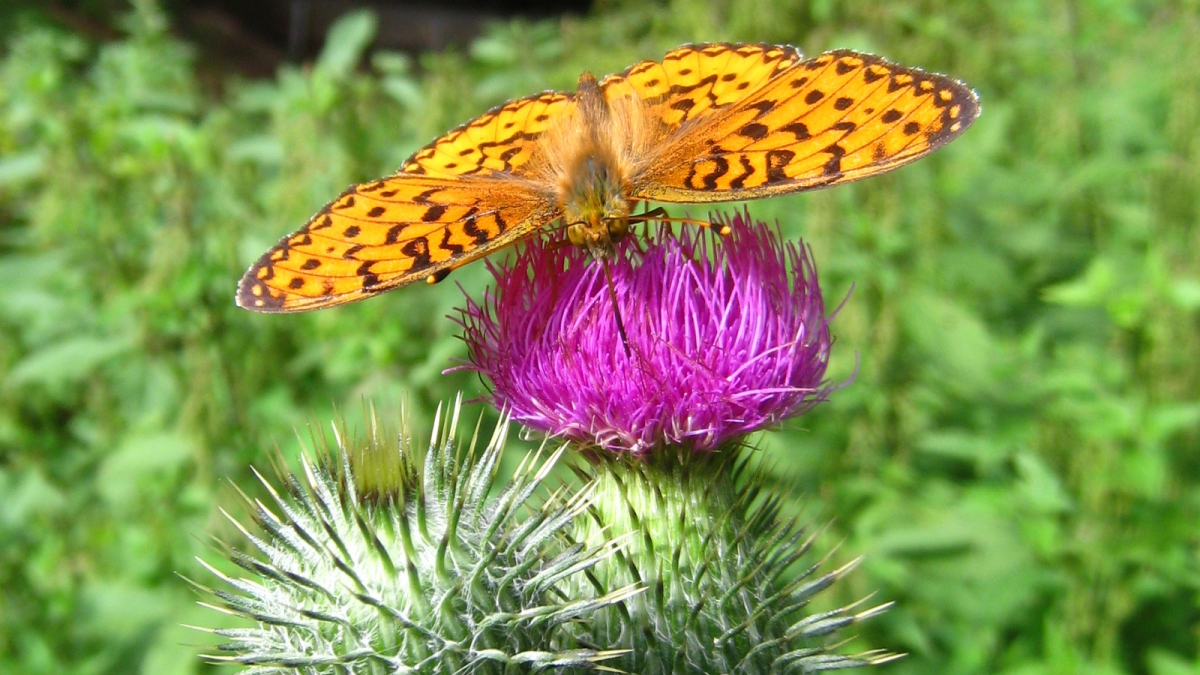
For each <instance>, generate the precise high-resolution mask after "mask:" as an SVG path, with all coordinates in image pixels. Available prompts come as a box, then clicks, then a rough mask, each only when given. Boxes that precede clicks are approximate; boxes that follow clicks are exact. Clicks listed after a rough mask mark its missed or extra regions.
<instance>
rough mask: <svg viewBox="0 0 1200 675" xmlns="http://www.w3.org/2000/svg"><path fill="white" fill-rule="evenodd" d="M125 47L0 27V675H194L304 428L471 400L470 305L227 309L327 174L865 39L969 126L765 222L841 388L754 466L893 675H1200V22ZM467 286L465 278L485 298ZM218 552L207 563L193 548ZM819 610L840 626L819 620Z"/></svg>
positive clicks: (951, 4) (966, 21)
mask: <svg viewBox="0 0 1200 675" xmlns="http://www.w3.org/2000/svg"><path fill="white" fill-rule="evenodd" d="M118 28H119V29H120V35H121V36H120V37H119V38H118V39H113V40H106V41H96V40H92V39H88V38H84V37H80V36H78V35H75V34H72V33H71V32H70V31H68V30H65V29H63V28H61V27H59V26H57V25H55V24H54V23H53V22H51V21H48V20H45V19H44V18H40V16H39V15H34V14H28V15H24V14H20V13H14V12H10V13H7V14H5V15H4V16H3V21H2V22H0V30H2V31H3V36H4V37H3V39H4V42H3V45H2V48H0V49H2V56H0V58H2V61H0V383H2V386H0V672H4V673H25V674H29V675H34V674H39V673H56V674H58V673H64V674H67V673H69V674H77V673H78V674H105V673H136V672H144V673H155V674H159V675H171V674H176V673H180V674H181V673H193V672H200V671H204V672H212V671H213V667H212V666H207V665H204V664H203V663H201V662H200V661H199V660H198V659H196V658H195V656H194V655H195V654H196V653H197V652H198V651H201V650H202V647H199V646H196V645H197V644H200V645H203V644H204V643H206V642H207V641H208V640H207V638H206V637H205V636H204V635H203V634H200V633H196V632H194V631H189V630H187V629H185V628H183V627H181V625H180V624H201V625H212V623H213V622H214V621H219V620H221V619H219V617H218V616H217V615H215V614H213V613H211V612H209V611H208V610H205V609H203V608H199V607H197V606H196V604H195V598H194V597H193V596H192V595H191V594H190V593H189V591H188V590H187V589H186V588H185V586H184V584H182V583H181V582H180V581H179V580H178V579H176V578H175V577H174V574H175V573H176V572H179V573H183V574H186V575H189V576H193V577H198V578H204V575H203V572H202V571H201V570H200V569H199V566H198V565H197V564H196V562H195V561H194V560H193V556H195V555H199V554H205V553H207V551H206V548H205V546H206V545H205V533H212V532H220V533H222V534H224V535H226V536H232V535H230V533H229V532H228V530H229V528H228V526H227V525H225V524H224V523H223V521H222V519H221V518H220V514H219V511H218V508H219V507H221V506H226V507H228V506H231V505H232V506H234V507H235V510H236V504H234V502H235V500H234V499H233V495H232V491H231V490H230V489H229V488H228V487H227V486H225V485H224V484H223V482H222V481H223V479H225V478H229V479H230V480H231V481H232V482H234V483H237V484H239V485H243V486H246V485H248V483H249V481H248V480H247V478H248V466H249V465H250V464H251V463H254V464H257V465H259V466H263V465H265V464H266V463H267V459H266V453H267V451H268V450H269V449H270V448H271V447H273V446H274V445H276V444H279V445H281V446H282V447H283V448H284V450H285V452H291V451H293V450H294V447H295V445H296V443H295V442H294V441H292V440H291V439H292V438H293V432H292V429H293V428H294V427H297V426H303V425H304V424H306V423H307V422H308V421H309V420H317V421H318V422H319V423H321V424H324V423H325V421H327V420H329V419H330V417H331V415H332V413H333V410H334V408H335V407H337V408H341V409H348V410H350V411H354V410H356V409H357V408H358V406H359V402H360V401H361V400H362V399H364V398H366V399H369V400H371V401H374V402H375V403H376V404H377V405H379V406H381V407H382V408H384V409H387V406H392V407H393V409H394V407H395V406H396V405H397V404H398V402H399V401H401V400H402V399H404V398H406V397H407V398H408V400H409V401H410V403H411V405H412V406H413V408H414V411H415V414H414V418H415V419H417V420H419V421H421V425H422V427H423V428H427V425H428V420H429V419H430V415H431V410H432V406H433V405H434V404H435V403H436V402H437V401H439V400H444V399H446V398H448V397H449V396H451V395H452V392H454V391H456V390H459V389H463V390H465V391H467V392H468V393H469V394H472V395H474V394H478V393H479V392H480V391H481V385H480V383H479V382H478V381H477V380H473V379H471V378H469V377H467V376H465V375H460V376H443V375H441V374H440V373H441V370H442V369H443V368H444V367H446V366H447V365H449V364H450V362H451V360H452V359H453V358H456V357H461V356H462V355H463V353H464V352H463V348H462V345H461V343H460V342H459V341H458V340H457V339H456V338H455V327H454V326H453V324H452V323H451V322H450V321H447V320H445V319H442V318H441V317H442V315H444V314H447V313H450V312H452V311H453V308H454V307H455V306H456V305H458V304H460V293H459V291H458V290H457V289H456V288H455V287H454V285H453V284H442V285H440V286H438V287H435V288H425V287H422V288H414V289H406V290H404V291H400V292H396V293H392V294H387V295H385V296H382V297H379V298H376V299H373V300H371V301H369V302H364V303H360V304H357V305H353V306H349V307H345V308H342V309H337V310H331V311H324V312H318V313H314V314H309V315H299V316H258V315H253V314H251V313H249V312H244V311H242V310H239V309H237V308H236V307H234V305H233V300H232V298H233V289H234V284H235V282H236V280H237V278H238V276H239V275H240V274H241V273H242V271H243V270H244V269H245V268H246V266H247V265H248V263H249V262H250V261H251V260H252V259H253V258H254V257H256V256H257V255H258V254H259V253H261V252H262V251H263V250H265V248H266V247H268V246H269V245H270V244H272V243H274V241H275V240H276V239H277V238H278V237H279V236H281V235H282V234H284V233H286V232H289V231H291V230H293V229H295V228H296V227H297V226H298V225H300V224H301V223H302V222H304V220H305V219H306V218H307V216H309V215H310V214H311V213H312V212H313V211H314V210H315V209H316V208H318V207H319V206H321V205H322V204H323V203H324V202H326V201H327V200H328V199H329V198H331V197H332V196H333V195H336V194H337V193H338V192H339V191H340V190H341V189H343V188H344V187H345V186H346V185H347V184H349V183H350V182H353V181H361V180H365V179H369V178H373V177H377V176H379V175H383V174H386V173H389V172H391V171H392V170H394V168H395V167H396V166H398V165H399V163H400V162H401V160H402V159H403V158H404V157H405V156H406V155H407V154H408V153H409V152H411V151H412V150H414V149H415V148H416V147H418V146H420V145H422V144H423V143H425V142H426V141H428V140H429V139H431V138H432V137H433V136H435V135H436V134H438V133H440V132H442V131H444V130H445V129H447V128H449V127H451V126H453V125H455V124H457V123H459V122H461V121H463V120H465V119H467V118H468V117H470V116H471V115H473V114H477V113H479V112H481V111H482V110H484V109H485V108H486V107H488V106H490V105H492V104H495V103H498V102H501V101H503V100H505V99H506V98H508V97H511V96H514V95H521V94H525V93H529V92H532V91H535V90H540V89H544V88H571V87H572V86H573V84H574V80H575V78H576V77H577V76H578V74H579V72H580V71H582V70H584V69H590V70H592V71H594V72H597V73H607V72H613V71H616V70H620V69H622V68H624V67H625V66H626V65H628V64H629V63H631V62H633V61H635V60H637V59H640V58H649V57H658V56H661V54H662V53H663V52H664V51H666V50H667V49H669V48H671V47H673V46H676V45H678V44H680V43H683V42H688V41H705V40H731V41H744V40H755V41H758V40H762V41H771V42H789V43H793V44H797V45H799V46H801V47H802V48H804V49H805V51H806V52H810V53H815V52H818V51H820V50H823V49H827V48H833V47H854V48H858V49H865V50H869V51H872V52H876V53H880V54H883V55H886V56H888V57H890V58H892V59H894V60H898V61H901V62H903V63H907V64H912V65H920V66H922V67H926V68H928V69H932V70H937V71H941V72H948V73H953V74H954V75H955V76H957V77H960V78H962V79H963V80H965V81H967V82H969V83H971V84H972V85H973V86H974V87H976V88H977V89H978V91H979V93H980V96H981V98H982V100H983V105H984V113H983V116H982V118H981V119H980V120H979V122H978V123H977V124H976V126H975V128H973V129H972V130H971V131H970V132H969V133H967V134H966V135H965V136H964V137H963V138H962V139H960V140H958V141H956V142H955V143H954V144H953V145H951V146H950V147H948V148H946V149H945V150H943V151H941V152H939V153H937V154H936V155H935V156H933V157H931V158H929V159H926V160H923V161H921V162H919V163H917V164H915V165H913V166H911V167H908V168H905V169H903V170H900V171H897V172H894V173H893V174H890V175H888V176H885V177H880V178H876V179H872V180H869V181H866V182H863V183H859V184H855V185H852V186H846V187H840V188H837V189H834V190H829V191H825V192H817V193H813V194H809V195H800V196H796V197H789V198H780V199H776V200H771V201H769V202H765V203H759V204H755V205H754V206H753V209H754V211H753V212H754V214H755V215H757V216H758V217H760V218H767V219H770V218H779V219H780V221H781V223H782V224H783V226H784V228H785V230H786V232H787V233H789V235H790V236H794V237H799V236H803V237H805V238H806V239H807V240H808V241H810V242H811V243H812V244H813V246H814V248H815V250H816V253H817V260H818V263H819V264H820V266H821V269H822V273H823V279H824V281H825V287H826V289H827V293H828V297H829V298H830V301H831V304H836V302H837V301H838V300H839V299H840V298H842V297H843V296H844V295H845V294H846V293H847V291H848V290H849V289H850V287H851V285H852V284H853V286H854V291H853V293H852V295H851V297H850V299H849V301H848V302H847V304H846V306H845V308H844V309H843V310H842V311H841V313H840V314H839V315H838V318H837V321H836V322H835V324H834V326H835V330H836V333H837V335H838V344H837V347H836V349H835V363H834V368H833V376H834V377H835V378H845V377H847V376H849V375H850V374H851V373H852V372H853V371H854V369H855V364H856V363H857V364H858V372H857V375H856V376H855V379H854V382H853V384H852V385H850V386H849V387H847V388H845V389H843V390H841V391H840V392H838V393H837V394H836V396H835V397H834V399H833V401H832V402H831V403H829V404H826V405H824V406H821V407H819V408H818V409H817V410H816V411H815V412H813V413H812V414H810V415H809V416H808V417H806V418H804V419H803V420H801V421H799V422H794V423H792V424H789V425H787V426H786V427H785V429H784V430H783V431H781V432H772V433H769V434H766V435H765V436H764V439H763V444H764V446H765V447H766V451H767V453H768V457H769V458H770V459H771V460H772V461H773V462H774V466H776V467H777V472H778V475H779V477H780V481H781V484H783V485H784V486H785V487H786V489H788V490H789V491H790V493H791V494H794V495H795V496H796V500H797V501H796V503H797V505H798V506H797V508H800V507H801V505H803V507H804V508H807V509H808V510H809V512H810V513H812V514H813V515H814V518H815V519H816V520H817V521H818V522H820V521H826V520H828V519H830V518H834V517H836V520H834V522H833V523H832V525H831V526H830V527H829V529H828V531H827V533H826V535H825V540H826V542H827V544H828V547H832V546H833V545H834V544H836V543H839V542H840V543H841V547H840V549H839V550H838V552H837V553H836V554H835V557H836V558H838V559H841V560H845V559H848V558H850V557H852V556H855V555H858V554H865V555H866V556H867V561H866V564H865V565H864V567H863V568H862V569H861V570H860V571H859V572H858V573H857V574H856V575H854V576H853V578H852V581H850V583H848V584H846V585H845V586H844V587H842V588H841V589H839V592H840V593H841V594H842V596H841V597H840V598H837V600H841V601H847V600H851V599H854V598H857V597H861V596H862V595H864V594H867V593H870V592H876V593H877V596H876V597H877V598H878V599H880V600H895V601H897V606H896V607H895V608H894V609H893V610H892V611H890V612H888V613H887V614H886V615H885V616H883V617H881V618H879V619H876V620H873V621H872V622H870V624H869V625H868V626H866V628H865V629H864V634H863V637H862V641H861V642H860V643H859V645H858V646H860V647H863V648H865V647H867V646H872V647H886V648H889V649H893V650H898V651H906V652H908V653H909V654H910V656H909V657H908V658H907V659H906V660H904V661H901V662H899V663H897V664H893V665H888V666H886V669H887V672H888V673H893V674H895V675H901V674H907V673H955V674H964V673H965V674H969V673H989V674H992V673H1010V674H1014V675H1016V674H1018V673H1019V674H1021V675H1026V674H1029V675H1033V674H1035V673H1084V672H1086V673H1129V674H1131V675H1142V674H1146V675H1183V674H1184V673H1193V674H1195V673H1200V661H1198V660H1197V659H1198V657H1200V634H1198V630H1200V603H1198V597H1197V594H1198V591H1200V551H1198V543H1200V521H1198V519H1197V516H1200V454H1198V453H1197V452H1196V449H1197V442H1198V441H1200V384H1198V383H1200V224H1198V219H1200V132H1198V129H1200V93H1198V92H1200V3H1198V2H1196V0H981V1H979V2H957V1H955V0H856V1H854V2H846V3H837V2H833V1H831V0H727V1H725V2H721V1H718V0H671V1H660V2H647V1H646V0H608V1H606V2H601V3H600V5H599V7H598V8H597V10H596V11H595V13H594V14H593V15H591V16H588V17H586V18H582V19H567V20H563V21H561V22H548V23H537V24H530V23H520V22H517V23H511V24H504V25H496V26H494V27H493V28H492V29H491V30H490V31H489V32H488V34H487V35H486V36H485V37H484V38H482V39H480V40H479V41H478V42H476V43H474V44H473V45H471V47H470V49H469V50H466V51H457V52H449V53H437V54H425V55H422V57H421V58H420V59H419V60H418V61H416V62H413V61H410V60H408V59H406V58H404V57H402V56H400V55H396V54H389V53H367V52H366V51H365V48H366V46H367V45H368V44H369V41H370V38H371V34H372V30H373V24H372V20H371V17H370V16H369V15H363V14H359V15H354V16H352V17H351V18H348V19H346V20H344V21H343V22H341V23H340V24H338V26H337V27H336V28H335V29H334V31H333V33H332V34H331V35H330V39H329V40H328V43H327V46H326V48H325V50H324V51H323V53H322V54H321V56H320V58H319V59H318V60H317V61H315V62H314V63H312V64H309V65H306V66H305V67H290V66H289V67H284V68H282V69H281V70H280V71H279V72H278V75H277V76H276V77H275V78H274V79H271V80H268V81H243V80H239V79H238V78H234V77H229V78H225V79H224V80H223V81H219V82H217V83H216V85H215V86H214V85H212V84H211V83H209V84H208V85H205V86H202V85H201V84H200V80H199V79H198V77H197V74H196V66H195V64H194V58H193V52H192V50H191V49H189V46H188V45H187V44H185V43H183V42H181V41H180V40H178V39H177V38H175V37H173V36H172V33H171V32H170V27H169V26H168V25H167V21H166V20H165V19H164V16H163V15H162V14H160V13H159V12H158V11H157V9H156V7H155V5H153V4H152V3H151V2H150V1H149V0H146V1H144V2H137V3H135V6H134V7H133V8H131V10H130V12H129V14H128V15H126V16H125V17H124V18H123V19H122V20H121V22H120V23H119V24H118ZM484 276H485V275H484V273H483V270H482V269H480V268H478V267H475V268H468V269H466V270H463V271H461V273H456V274H455V277H454V279H455V280H457V281H458V282H460V283H461V284H462V285H463V286H464V287H465V289H466V291H467V292H468V293H471V294H473V295H475V296H478V294H479V293H481V291H482V288H483V284H484ZM209 557H211V556H209ZM831 601H832V599H831Z"/></svg>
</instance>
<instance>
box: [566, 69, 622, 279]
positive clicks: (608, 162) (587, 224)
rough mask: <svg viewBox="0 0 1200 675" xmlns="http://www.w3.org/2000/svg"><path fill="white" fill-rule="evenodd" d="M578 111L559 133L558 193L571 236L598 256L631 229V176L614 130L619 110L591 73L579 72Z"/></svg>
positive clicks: (610, 251)
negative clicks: (629, 176) (560, 159)
mask: <svg viewBox="0 0 1200 675" xmlns="http://www.w3.org/2000/svg"><path fill="white" fill-rule="evenodd" d="M576 100H577V101H578V108H577V112H576V114H577V117H576V118H575V119H574V120H573V123H572V124H571V125H570V126H569V128H567V129H564V131H563V132H562V133H561V134H559V135H558V136H557V141H558V143H560V144H561V147H560V148H559V150H560V151H561V153H562V154H561V155H560V156H561V157H562V158H563V161H562V163H561V164H560V165H559V170H558V173H559V175H558V199H559V205H560V207H561V208H562V214H563V222H565V223H566V225H567V238H568V239H569V240H570V242H571V243H572V244H575V245H576V246H582V247H584V248H586V249H587V250H588V252H589V253H590V254H591V255H592V256H593V257H596V258H608V257H612V255H613V244H614V243H615V242H617V241H620V240H621V238H622V237H624V236H625V235H626V234H628V233H629V210H630V207H629V199H628V197H627V195H628V193H629V187H628V186H629V179H628V176H627V173H628V171H627V169H626V168H625V167H624V166H623V165H622V163H621V156H620V152H619V150H618V147H619V143H620V140H621V139H619V138H615V137H614V136H616V135H619V134H614V125H613V120H612V116H613V111H612V110H611V109H610V108H609V105H608V103H607V102H606V101H605V100H604V96H603V94H602V93H601V91H600V88H599V86H598V85H597V83H596V78H595V77H593V76H592V74H591V73H584V74H583V75H582V76H581V77H580V78H579V90H578V92H577V94H576Z"/></svg>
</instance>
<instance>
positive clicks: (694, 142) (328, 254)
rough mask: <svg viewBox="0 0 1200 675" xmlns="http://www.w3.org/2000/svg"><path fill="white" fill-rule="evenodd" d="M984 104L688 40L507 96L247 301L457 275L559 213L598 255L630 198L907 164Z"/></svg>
mask: <svg viewBox="0 0 1200 675" xmlns="http://www.w3.org/2000/svg"><path fill="white" fill-rule="evenodd" d="M978 114H979V101H978V99H977V97H976V96H975V93H974V92H973V91H971V89H970V88H969V87H967V86H966V85H965V84H963V83H961V82H958V81H956V80H953V79H950V78H947V77H943V76H941V75H933V74H930V73H926V72H923V71H920V70H917V69H915V68H905V67H903V66H898V65H895V64H893V63H888V62H887V61H885V60H883V59H881V58H879V57H876V56H870V55H867V54H858V53H855V52H852V51H842V50H839V51H833V52H828V53H825V54H822V55H820V56H818V57H816V58H814V59H810V60H808V61H804V60H802V57H801V55H800V53H799V51H797V50H796V49H795V48H793V47H788V46H775V45H735V44H702V45H685V46H683V47H679V48H678V49H675V50H674V51H672V52H670V53H668V54H667V55H666V57H664V58H663V60H662V61H661V62H657V61H643V62H642V63H639V64H637V65H634V66H632V67H631V68H629V69H628V70H626V71H625V72H624V73H621V74H619V75H609V76H608V77H606V78H604V79H603V80H602V81H599V82H597V81H596V78H595V77H593V76H592V75H591V74H590V73H584V74H583V75H582V76H581V77H580V78H579V88H578V90H577V91H576V92H575V93H574V94H563V93H558V92H546V93H542V94H538V95H536V96H531V97H528V98H522V99H517V100H515V101H510V102H508V103H505V104H504V105H502V106H500V107H498V108H494V109H493V110H491V111H489V112H487V113H485V114H484V115H482V116H480V117H478V118H476V119H474V120H472V121H470V122H468V123H466V124H464V125H463V126H461V127H459V128H457V129H455V130H453V131H451V132H450V133H448V134H446V135H445V136H442V137H441V138H439V139H437V140H435V141H434V142H433V143H431V144H430V145H428V146H426V147H425V148H423V149H422V150H419V151H418V152H417V153H416V154H414V155H413V156H412V157H411V158H410V159H409V160H408V161H407V162H405V163H404V166H403V167H402V168H401V169H400V171H399V172H398V173H396V174H395V175H393V176H389V177H387V178H382V179H380V180H377V181H372V182H369V183H362V184H360V185H355V186H353V187H351V188H350V189H348V190H346V192H344V193H343V194H342V195H341V196H340V197H338V198H337V199H335V200H333V201H332V202H330V203H329V204H328V205H327V206H325V208H323V209H321V210H320V211H319V212H318V213H317V214H316V215H315V216H313V218H312V219H311V220H310V221H309V222H308V224H307V225H305V226H304V227H303V228H302V229H301V230H300V231H299V232H296V233H295V234H292V235H290V236H288V237H285V238H284V239H282V240H281V241H280V242H279V243H278V244H277V245H276V246H275V247H274V248H272V249H271V250H270V251H268V252H267V253H266V254H265V255H263V256H262V258H260V259H259V260H258V262H256V263H254V265H252V266H251V267H250V269H249V271H247V272H246V275H245V276H244V277H243V278H242V280H241V283H240V284H239V286H238V294H237V301H238V304H239V305H241V306H242V307H245V308H247V309H252V310H255V311H260V312H293V311H303V310H309V309H317V308H320V307H329V306H331V305H338V304H342V303H345V302H352V301H354V300H358V299H361V298H364V297H367V296H370V295H374V294H376V293H380V292H382V291H386V290H388V289H391V288H396V287H398V286H403V285H405V284H408V283H411V282H414V281H416V280H418V279H425V280H427V281H428V282H430V283H435V282H437V281H440V280H441V279H443V278H445V277H446V275H447V274H449V273H450V270H452V269H454V268H456V267H458V266H460V265H464V264H466V263H469V262H471V261H473V260H476V259H478V258H481V257H483V256H485V255H488V254H489V253H492V252H494V251H497V250H499V249H501V248H503V247H505V246H508V245H509V244H512V243H514V242H517V241H521V240H522V239H527V238H529V237H532V236H534V235H535V234H537V233H538V232H539V231H541V230H542V229H543V228H544V227H545V226H546V225H547V224H549V223H551V222H553V221H555V220H559V219H561V220H562V221H563V222H564V223H565V225H566V226H567V234H568V239H569V240H570V241H571V242H572V243H574V244H578V245H580V246H584V247H586V248H588V250H589V252H590V253H591V254H592V255H593V256H595V257H597V258H600V259H607V258H608V257H609V256H611V255H612V253H613V242H615V241H617V240H619V239H620V238H621V237H623V236H625V235H626V234H627V233H628V232H629V225H630V222H637V221H644V220H648V219H650V218H653V217H656V216H657V215H661V213H662V211H661V210H660V209H659V210H654V211H650V212H648V213H645V214H639V215H632V210H633V206H634V203H635V202H639V201H640V202H648V201H658V202H684V203H696V202H726V201H739V200H743V199H753V198H757V197H767V196H771V195H778V194H784V193H788V192H797V191H800V190H811V189H814V188H819V187H825V186H828V185H834V184H837V183H844V182H847V181H852V180H857V179H859V178H865V177H867V176H872V175H875V174H877V173H881V172H883V171H887V170H889V169H893V168H895V167H898V166H901V165H903V164H907V163H908V162H910V161H912V160H914V159H917V158H918V157H921V156H923V155H926V154H928V153H930V152H932V151H934V150H936V149H937V148H939V147H941V146H942V145H945V144H946V143H948V142H950V140H952V139H953V138H955V137H957V136H958V135H959V134H961V133H962V132H963V131H964V130H966V128H967V127H968V126H970V125H971V123H972V122H973V121H974V120H975V118H976V116H977V115H978Z"/></svg>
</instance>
